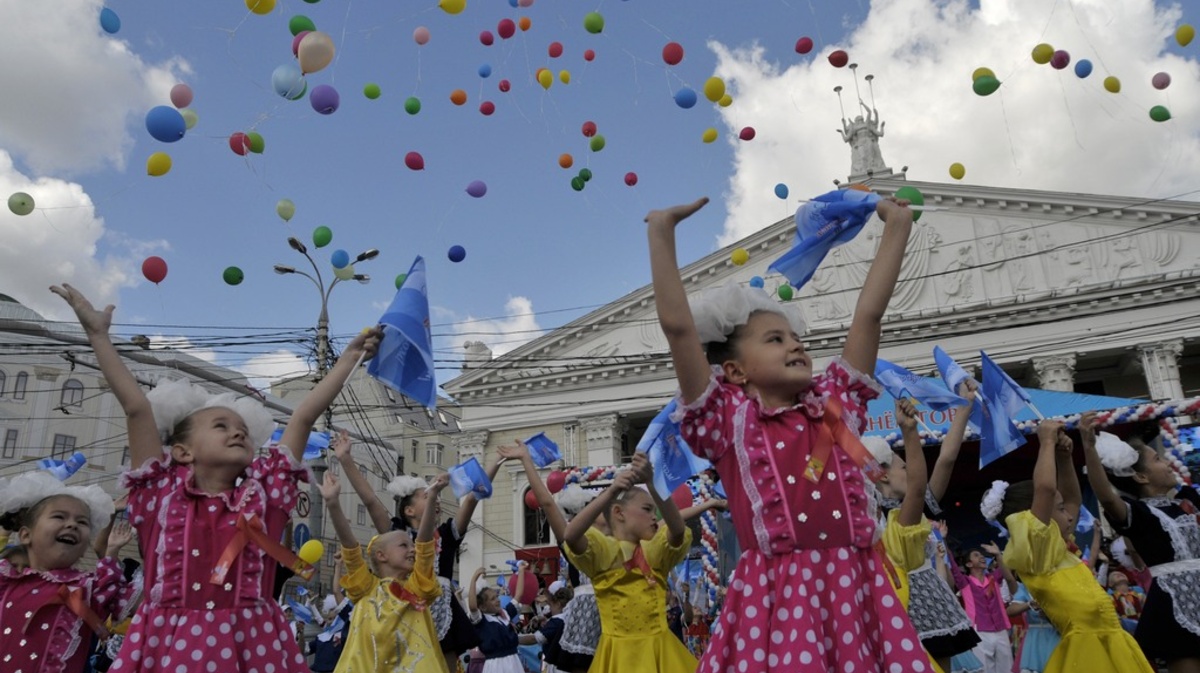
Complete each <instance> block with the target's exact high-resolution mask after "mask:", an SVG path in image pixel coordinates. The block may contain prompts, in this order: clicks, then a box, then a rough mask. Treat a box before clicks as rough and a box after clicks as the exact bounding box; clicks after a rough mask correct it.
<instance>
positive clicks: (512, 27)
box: [496, 19, 517, 40]
mask: <svg viewBox="0 0 1200 673" xmlns="http://www.w3.org/2000/svg"><path fill="white" fill-rule="evenodd" d="M496 32H497V33H500V37H501V39H505V40H507V39H508V38H510V37H512V36H513V34H514V33H516V32H517V24H515V23H513V20H512V19H500V23H498V24H496Z"/></svg>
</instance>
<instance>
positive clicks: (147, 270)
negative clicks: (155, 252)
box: [142, 257, 167, 285]
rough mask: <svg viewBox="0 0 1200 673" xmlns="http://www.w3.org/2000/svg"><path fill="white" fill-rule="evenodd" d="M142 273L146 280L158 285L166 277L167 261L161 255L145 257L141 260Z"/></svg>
mask: <svg viewBox="0 0 1200 673" xmlns="http://www.w3.org/2000/svg"><path fill="white" fill-rule="evenodd" d="M142 275H143V276H145V277H146V280H148V281H150V282H151V283H154V284H155V285H158V284H159V283H161V282H163V280H164V279H165V278H166V277H167V262H166V260H164V259H163V258H162V257H147V258H146V261H144V262H142Z"/></svg>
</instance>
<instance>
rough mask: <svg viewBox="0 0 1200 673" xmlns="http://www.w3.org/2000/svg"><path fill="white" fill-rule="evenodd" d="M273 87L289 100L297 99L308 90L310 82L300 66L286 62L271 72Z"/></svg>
mask: <svg viewBox="0 0 1200 673" xmlns="http://www.w3.org/2000/svg"><path fill="white" fill-rule="evenodd" d="M271 88H272V89H274V90H275V93H277V94H279V95H280V96H283V97H284V98H286V99H288V100H297V99H299V98H301V97H303V96H304V92H305V91H307V90H308V82H307V81H305V79H304V73H302V72H300V68H299V66H296V65H293V64H291V63H285V64H283V65H281V66H279V67H278V68H275V72H273V73H271Z"/></svg>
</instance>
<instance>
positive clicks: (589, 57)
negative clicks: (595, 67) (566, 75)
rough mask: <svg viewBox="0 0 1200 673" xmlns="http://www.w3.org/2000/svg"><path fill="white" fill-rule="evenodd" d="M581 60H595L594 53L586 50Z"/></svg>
mask: <svg viewBox="0 0 1200 673" xmlns="http://www.w3.org/2000/svg"><path fill="white" fill-rule="evenodd" d="M583 60H585V61H594V60H596V52H595V51H592V50H591V49H588V50H587V51H585V52H583Z"/></svg>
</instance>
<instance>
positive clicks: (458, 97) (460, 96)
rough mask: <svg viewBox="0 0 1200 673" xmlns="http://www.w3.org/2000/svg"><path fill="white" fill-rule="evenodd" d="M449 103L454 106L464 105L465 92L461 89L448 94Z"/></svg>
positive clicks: (465, 100)
mask: <svg viewBox="0 0 1200 673" xmlns="http://www.w3.org/2000/svg"><path fill="white" fill-rule="evenodd" d="M450 102H451V103H454V104H455V105H464V104H465V103H466V102H467V92H466V91H463V90H462V89H455V90H454V91H451V92H450Z"/></svg>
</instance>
